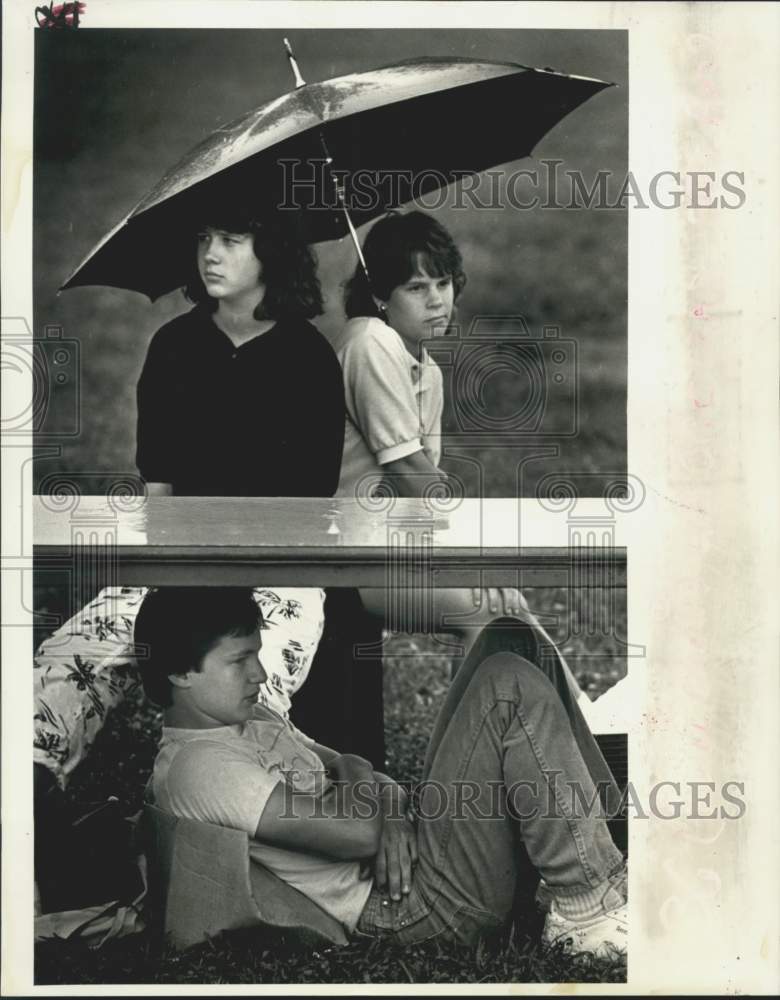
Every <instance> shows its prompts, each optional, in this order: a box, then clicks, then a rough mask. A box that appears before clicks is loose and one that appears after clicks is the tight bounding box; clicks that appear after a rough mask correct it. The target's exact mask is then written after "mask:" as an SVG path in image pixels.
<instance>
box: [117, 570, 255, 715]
mask: <svg viewBox="0 0 780 1000" xmlns="http://www.w3.org/2000/svg"><path fill="white" fill-rule="evenodd" d="M263 627H264V625H263V618H262V615H261V613H260V608H259V607H258V605H257V603H256V602H255V600H254V598H253V596H252V591H251V589H249V588H247V587H160V588H159V589H156V590H150V591H149V592H148V593H147V595H146V597H145V598H144V600H143V602H142V604H141V607H140V609H139V611H138V615H137V617H136V620H135V628H134V644H135V656H136V662H137V664H138V672H139V674H140V675H141V682H142V683H143V686H144V691H145V692H146V695H147V697H148V698H150V699H151V700H152V701H153V702H155V703H156V704H158V705H160V706H161V707H162V708H167V707H168V706H169V705H170V704H171V702H172V684H171V682H170V680H169V679H168V675H169V674H186V673H187V672H188V671H190V670H194V671H196V672H197V671H199V670H200V669H201V665H202V663H203V658H204V656H206V655H207V654H208V653H209V652H210V651H211V650H212V649H213V648H214V646H215V645H216V644H217V643H218V642H219V640H220V639H223V638H225V637H226V636H243V635H251V634H252V633H253V632H255V631H256V630H257V629H258V628H260V629H262V628H263Z"/></svg>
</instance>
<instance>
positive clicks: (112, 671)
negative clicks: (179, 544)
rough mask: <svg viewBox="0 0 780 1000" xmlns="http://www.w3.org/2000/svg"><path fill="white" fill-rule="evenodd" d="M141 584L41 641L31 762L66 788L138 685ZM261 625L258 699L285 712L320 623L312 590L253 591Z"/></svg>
mask: <svg viewBox="0 0 780 1000" xmlns="http://www.w3.org/2000/svg"><path fill="white" fill-rule="evenodd" d="M146 593H147V588H145V587H107V588H105V589H104V590H102V591H101V592H100V594H99V595H98V596H97V597H96V598H95V600H93V601H91V602H90V603H89V604H87V605H86V607H84V608H82V610H81V611H79V612H78V614H76V615H74V616H73V618H71V619H70V621H68V622H66V623H65V625H63V626H62V627H61V628H59V629H58V630H57V631H56V632H55V633H54V634H53V635H51V636H50V637H49V638H48V639H46V640H45V641H44V642H42V643H41V645H40V647H39V648H38V651H37V653H36V655H35V662H34V673H33V676H34V698H35V716H34V723H35V737H34V744H33V745H34V750H33V760H34V761H35V763H36V764H43V766H44V767H47V768H48V769H49V770H50V771H52V773H53V774H54V775H55V777H56V778H57V781H58V782H59V784H60V786H61V787H63V788H64V787H65V785H66V784H67V781H68V778H69V776H70V774H71V773H72V772H73V770H74V769H75V768H76V766H77V765H78V764H79V763H80V762H81V761H82V760H83V759H84V757H85V756H86V755H87V753H89V748H90V747H91V745H92V743H93V742H94V740H95V737H96V736H97V734H98V733H99V732H100V730H101V728H102V726H103V723H104V722H105V719H106V716H107V715H108V713H109V712H110V711H111V709H112V708H114V707H116V706H117V705H118V704H119V703H120V702H121V701H122V700H123V699H124V698H125V697H126V696H127V695H128V694H129V693H131V692H132V691H133V690H135V689H136V688H138V687H139V686H140V684H141V679H140V676H139V675H138V672H137V670H136V669H135V660H134V658H133V627H134V623H135V617H136V615H137V614H138V609H139V608H140V606H141V603H142V601H143V599H144V596H145V595H146ZM254 598H255V600H256V601H257V603H258V605H259V607H260V610H261V612H262V615H263V619H264V621H265V624H266V626H267V628H266V629H265V630H264V631H263V650H262V654H261V659H262V662H263V667H264V668H265V670H266V673H267V674H268V680H267V682H266V683H265V684H264V685H263V687H262V689H261V691H260V695H259V697H258V701H259V702H260V703H261V704H263V705H267V706H268V707H269V708H272V709H274V710H275V711H277V712H279V713H280V714H281V715H286V714H287V712H288V711H289V709H290V697H291V695H293V694H294V693H295V692H296V691H297V690H298V688H300V686H301V685H302V684H303V682H304V681H305V680H306V677H307V675H308V673H309V669H310V667H311V662H312V659H313V658H314V654H315V652H316V651H317V646H318V644H319V641H320V637H321V636H322V629H323V626H324V615H323V604H324V600H325V594H324V592H323V591H322V590H319V589H316V588H279V589H275V590H269V589H267V588H259V587H258V588H257V589H255V591H254Z"/></svg>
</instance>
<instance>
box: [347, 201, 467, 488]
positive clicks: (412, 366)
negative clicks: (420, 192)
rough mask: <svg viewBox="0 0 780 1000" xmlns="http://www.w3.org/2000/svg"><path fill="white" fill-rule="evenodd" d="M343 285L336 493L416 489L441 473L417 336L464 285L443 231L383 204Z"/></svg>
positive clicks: (427, 363) (436, 321) (432, 330)
mask: <svg viewBox="0 0 780 1000" xmlns="http://www.w3.org/2000/svg"><path fill="white" fill-rule="evenodd" d="M363 255H364V258H365V261H366V267H367V271H368V274H369V275H370V284H369V281H368V280H367V278H366V276H365V274H364V272H363V269H362V267H360V266H358V268H357V269H356V271H355V274H354V276H353V277H352V278H351V280H350V281H349V283H348V285H347V289H346V301H345V310H346V314H347V318H348V322H347V324H346V326H345V327H344V329H343V330H342V331H341V333H340V334H339V335H337V336H336V338H335V339H334V342H333V346H334V348H335V350H336V354H337V355H338V358H339V361H340V362H341V367H342V370H343V373H344V393H345V399H346V404H347V421H346V430H345V436H344V452H343V457H342V463H341V476H340V479H339V487H338V492H337V494H336V495H337V496H370V495H371V494H372V493H373V492H375V491H376V489H377V487H378V486H379V485H380V483H382V482H383V480H384V481H386V482H387V481H389V483H390V485H391V487H392V489H393V492H394V493H396V494H397V495H399V496H411V497H414V496H422V495H423V494H424V492H425V490H426V489H427V488H428V487H430V485H431V484H432V483H434V482H436V481H438V480H441V479H444V478H445V477H444V474H443V473H441V472H440V471H439V468H438V463H439V457H440V454H441V415H442V408H443V401H444V397H443V387H442V375H441V371H440V369H439V366H438V365H437V364H436V362H435V361H434V360H433V359H432V358H431V357H430V355H429V354H428V352H427V351H426V349H425V347H424V346H423V342H424V341H425V340H430V339H431V338H432V337H434V336H436V335H437V334H438V335H441V334H443V333H444V331H445V329H446V328H447V326H448V325H449V323H450V318H451V316H452V310H453V307H454V305H455V301H456V299H457V298H458V295H459V294H460V293H461V291H462V290H463V287H464V285H465V284H466V275H465V274H464V272H463V260H462V258H461V255H460V251H459V250H458V248H457V246H456V245H455V242H454V241H453V239H452V237H451V236H450V234H449V233H448V232H447V230H446V229H445V228H444V226H442V225H441V223H439V222H437V221H436V220H435V219H433V218H432V217H431V216H429V215H426V214H425V213H424V212H409V213H407V214H405V215H401V214H399V213H397V212H391V213H390V214H388V215H387V216H385V217H384V218H382V219H380V220H379V222H377V223H376V224H375V225H374V227H373V228H372V229H371V231H370V232H369V234H368V236H367V237H366V240H365V244H364V246H363Z"/></svg>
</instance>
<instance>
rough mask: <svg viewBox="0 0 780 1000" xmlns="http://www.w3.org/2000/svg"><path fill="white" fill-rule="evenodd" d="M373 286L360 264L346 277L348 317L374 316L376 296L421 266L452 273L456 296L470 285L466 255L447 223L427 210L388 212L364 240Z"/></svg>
mask: <svg viewBox="0 0 780 1000" xmlns="http://www.w3.org/2000/svg"><path fill="white" fill-rule="evenodd" d="M363 257H364V258H365V261H366V268H367V269H368V273H369V276H370V278H371V284H370V286H369V284H368V282H367V281H366V277H365V274H364V272H363V268H362V267H361V266H360V265H358V266H357V267H356V268H355V273H354V274H353V276H352V277H351V278H350V280H349V281H348V282H347V285H346V289H345V301H344V311H345V312H346V314H347V317H348V318H350V319H351V318H352V317H354V316H376V315H377V308H376V303H375V302H374V296H377V298H380V299H385V300H386V299H388V298H389V297H390V295H391V293H392V291H393V289H394V288H397V287H398V286H399V285H403V284H405V283H406V282H407V281H408V280H409V279H410V278H411V277H412V275H413V274H415V272H416V271H417V270H418V268H419V267H423V268H424V269H425V271H426V272H427V273H428V274H429V275H430V276H431V277H444V276H446V275H450V276H451V277H452V284H453V289H454V293H455V295H454V297H455V299H456V300H457V298H458V296H459V295H460V293H461V292H462V291H463V288H464V286H465V284H466V273H465V271H464V270H463V258H462V256H461V253H460V250H458V248H457V246H456V245H455V241H454V240H453V238H452V236H450V234H449V232H448V231H447V230H446V229H445V228H444V226H443V225H442V224H441V223H440V222H438V221H437V220H436V219H434V218H433V217H432V216H430V215H426V213H425V212H407V213H406V214H404V215H402V214H401V213H400V212H388V214H387V215H385V216H384V217H383V218H381V219H380V220H379V221H378V222H376V223H375V224H374V226H373V227H372V229H371V230H370V231H369V233H368V235H367V236H366V239H365V242H364V243H363Z"/></svg>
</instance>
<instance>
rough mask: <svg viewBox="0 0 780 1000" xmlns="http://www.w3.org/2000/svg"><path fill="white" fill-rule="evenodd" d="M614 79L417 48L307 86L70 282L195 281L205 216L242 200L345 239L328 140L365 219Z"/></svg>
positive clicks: (225, 134)
mask: <svg viewBox="0 0 780 1000" xmlns="http://www.w3.org/2000/svg"><path fill="white" fill-rule="evenodd" d="M608 86H610V84H609V83H606V82H604V81H602V80H593V79H589V78H586V77H578V76H568V75H565V74H562V73H557V72H554V71H552V70H541V69H533V68H530V67H527V66H520V65H517V64H515V63H505V62H501V63H498V62H484V61H476V60H471V59H452V58H448V59H444V58H442V59H416V60H410V61H408V62H403V63H397V64H395V65H393V66H386V67H383V68H381V69H376V70H372V71H370V72H367V73H357V74H353V75H350V76H343V77H338V78H336V79H333V80H326V81H324V82H322V83H313V84H305V85H303V86H300V87H298V89H296V90H294V91H292V92H290V93H288V94H284V95H283V96H281V97H279V98H277V99H276V100H273V101H270V102H269V103H267V104H264V105H262V106H261V107H259V108H255V109H254V110H252V111H250V112H248V113H247V114H245V115H243V116H242V117H241V118H238V119H236V120H235V121H234V122H231V123H230V124H228V125H225V126H223V127H222V128H219V129H217V131H216V132H214V133H212V134H211V135H210V136H209V137H208V138H207V139H205V140H204V141H203V142H201V143H200V144H199V145H198V146H196V147H195V148H194V149H193V150H192V151H191V152H189V153H188V154H187V155H186V156H185V157H184V158H183V159H182V160H181V161H180V162H179V163H178V164H177V165H176V166H175V167H173V168H172V169H171V170H169V171H168V172H167V173H166V174H165V176H164V177H163V178H162V180H161V181H160V182H159V183H158V184H157V185H156V186H155V187H154V188H153V190H152V191H150V192H149V194H147V195H146V196H145V197H144V198H143V199H142V200H141V201H140V202H139V203H138V205H137V206H136V207H135V208H134V209H133V211H132V212H130V214H129V215H128V216H126V217H125V218H124V219H122V221H121V222H120V223H119V225H117V226H116V227H115V228H114V229H113V230H112V231H111V232H110V233H109V234H108V235H107V236H106V237H105V238H104V239H103V240H102V241H101V242H100V243H99V244H98V246H97V247H96V248H95V249H94V250H93V251H92V252H91V253H90V254H89V255H88V256H87V258H86V259H85V260H84V261H83V262H82V264H81V265H80V266H79V267H78V268H77V269H76V270H75V272H74V273H73V274H72V275H71V277H70V278H68V280H67V281H66V282H65V283H64V285H63V286H62V288H63V289H65V288H73V287H76V286H79V285H111V286H115V287H118V288H127V289H132V290H135V291H139V292H143V293H145V294H146V295H148V296H149V297H150V298H151V299H156V298H158V297H159V296H160V295H163V294H165V293H166V292H169V291H172V290H173V289H175V288H179V287H181V286H182V285H184V284H185V283H186V280H187V276H188V272H189V270H190V268H191V266H192V263H193V260H194V253H195V250H194V243H193V241H192V233H193V226H194V225H195V224H196V223H197V220H198V219H199V218H200V217H202V215H203V213H204V211H207V210H208V209H207V206H212V205H214V204H218V203H219V202H220V200H221V199H228V200H229V201H230V203H231V204H234V205H235V204H241V205H242V206H244V207H245V208H246V210H247V211H248V212H251V213H253V214H255V215H257V216H260V217H262V216H263V215H265V214H267V213H268V212H270V211H274V210H276V209H279V208H281V209H289V210H290V211H291V212H292V213H293V214H294V215H295V218H296V220H297V222H298V223H299V224H300V226H301V227H302V228H301V232H302V235H303V237H304V238H305V239H306V240H307V242H310V243H318V242H322V241H325V240H333V239H339V238H341V237H342V236H344V235H346V233H347V232H348V220H347V218H346V217H345V213H344V212H343V211H342V210H341V209H340V208H339V202H338V200H337V198H336V196H335V191H334V183H333V176H334V175H332V174H331V171H330V170H329V169H328V168H327V167H326V166H325V163H324V152H323V148H324V147H323V140H324V141H326V142H327V151H328V152H329V154H330V156H331V157H332V160H333V163H332V167H333V169H334V170H335V171H336V174H335V176H337V177H338V178H339V179H340V180H341V181H342V182H343V195H344V200H345V203H346V205H347V206H348V208H349V211H350V213H351V216H352V220H353V221H354V224H355V225H358V226H359V225H362V224H363V223H365V222H368V221H370V220H371V219H373V218H375V217H377V216H378V215H381V214H382V213H383V212H384V211H385V210H387V209H388V208H391V207H394V206H396V205H400V204H404V203H405V202H408V201H410V200H412V199H419V198H420V197H422V196H423V195H425V194H428V193H430V192H432V191H435V190H437V189H439V188H441V187H443V186H444V185H446V184H449V183H452V182H453V181H454V180H457V179H458V178H461V177H464V176H468V175H471V174H475V173H478V172H479V171H482V170H485V169H487V168H488V167H492V166H495V165H497V164H501V163H506V162H508V161H510V160H517V159H520V158H521V157H523V156H527V155H529V154H530V153H531V151H532V150H533V148H534V146H535V145H536V144H537V143H538V142H539V140H540V139H541V138H542V136H544V135H545V133H546V132H548V131H549V130H550V129H551V128H552V127H553V126H554V125H555V124H557V123H558V122H559V121H560V120H561V119H562V118H563V117H564V116H565V115H567V114H568V113H569V112H570V111H573V110H574V109H575V108H577V107H578V106H579V105H580V104H582V103H583V102H584V101H586V100H587V99H588V98H589V97H591V96H592V95H593V94H595V93H597V92H598V91H600V90H603V89H604V88H605V87H608Z"/></svg>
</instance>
